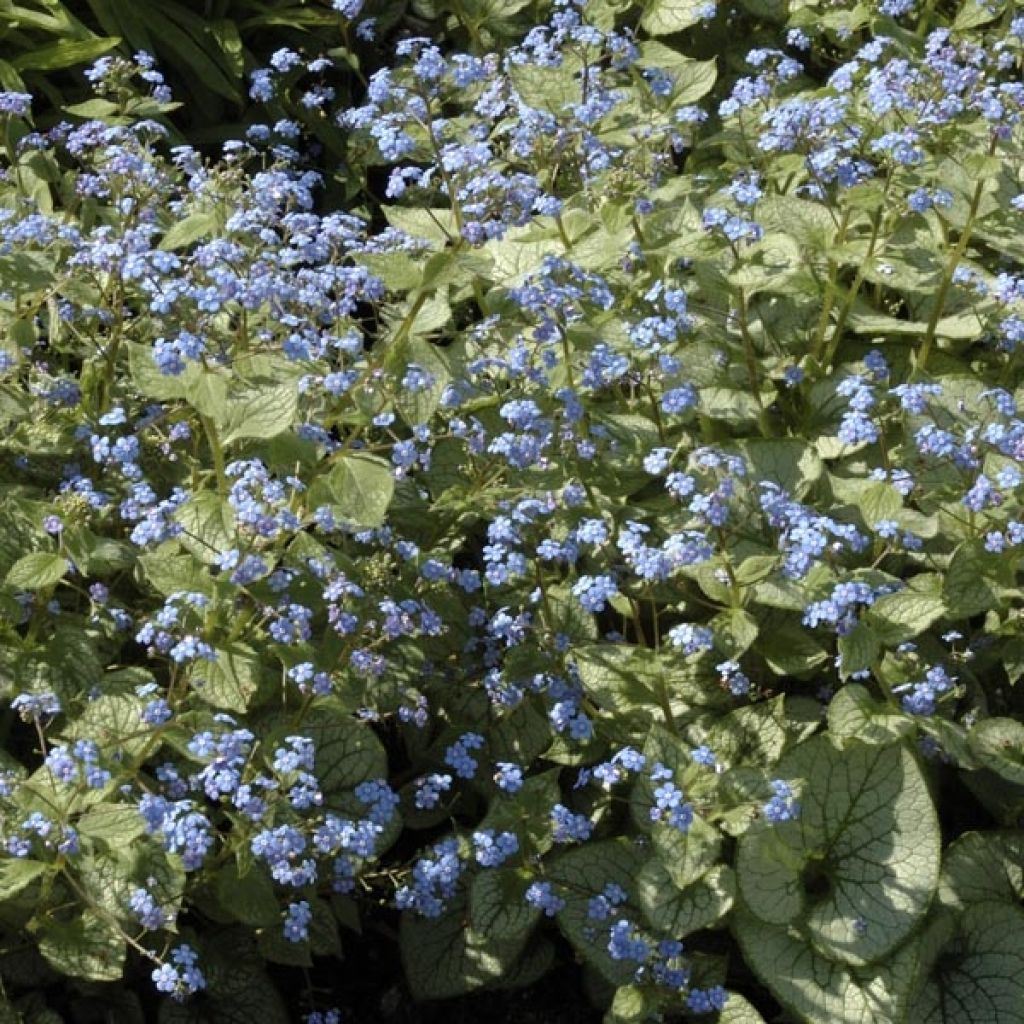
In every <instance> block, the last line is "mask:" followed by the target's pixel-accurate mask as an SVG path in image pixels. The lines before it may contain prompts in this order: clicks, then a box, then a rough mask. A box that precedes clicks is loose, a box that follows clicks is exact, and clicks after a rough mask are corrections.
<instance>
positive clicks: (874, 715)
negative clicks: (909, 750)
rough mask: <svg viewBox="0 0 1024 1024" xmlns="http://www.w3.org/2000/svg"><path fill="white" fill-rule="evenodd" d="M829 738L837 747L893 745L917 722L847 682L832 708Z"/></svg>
mask: <svg viewBox="0 0 1024 1024" xmlns="http://www.w3.org/2000/svg"><path fill="white" fill-rule="evenodd" d="M828 728H829V735H830V736H831V737H832V738H833V739H834V740H835V742H836V744H837V746H844V745H845V744H846V743H848V742H851V741H860V742H862V743H878V744H883V745H885V744H889V743H892V742H893V741H894V740H897V739H899V738H900V737H901V736H906V734H907V733H909V732H911V731H912V730H913V728H914V722H913V720H912V719H911V718H910V716H909V715H906V714H904V713H903V712H902V711H896V710H893V709H892V708H891V707H889V706H887V705H885V704H882V703H881V702H879V701H876V700H875V699H874V698H873V697H872V696H871V694H870V693H869V692H868V690H867V689H866V688H865V687H863V686H860V685H859V684H858V683H847V684H846V686H844V687H843V688H842V689H841V690H840V691H839V692H838V693H837V694H836V695H835V696H834V697H833V698H832V701H831V703H830V704H829V706H828Z"/></svg>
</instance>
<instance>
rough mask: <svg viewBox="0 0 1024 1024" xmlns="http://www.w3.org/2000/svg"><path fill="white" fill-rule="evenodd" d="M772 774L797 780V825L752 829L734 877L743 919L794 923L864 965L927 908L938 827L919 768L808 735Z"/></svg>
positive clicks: (899, 750)
mask: <svg viewBox="0 0 1024 1024" xmlns="http://www.w3.org/2000/svg"><path fill="white" fill-rule="evenodd" d="M775 771H776V774H777V775H778V776H779V777H780V778H783V779H791V780H803V786H802V789H801V793H800V804H801V813H800V817H799V820H797V821H792V822H784V823H781V824H777V825H772V824H770V823H767V822H762V823H760V824H758V825H755V826H754V827H753V828H751V829H750V831H749V832H748V833H747V834H746V835H745V836H743V838H742V839H741V840H740V844H739V850H738V855H737V877H738V881H739V887H740V891H741V893H742V895H743V899H744V901H745V903H746V905H747V907H748V908H749V909H750V911H751V913H753V914H755V915H756V916H758V917H760V918H761V919H762V920H763V921H765V922H767V923H770V924H778V925H783V924H793V925H795V926H798V927H799V928H800V929H801V932H802V934H803V935H804V936H805V940H804V941H807V942H812V943H813V944H814V945H815V946H816V947H817V948H818V949H819V950H821V951H822V952H823V953H825V954H826V955H828V956H830V957H832V958H834V959H836V960H843V961H846V962H847V963H851V964H854V965H862V964H866V963H870V962H872V961H874V960H877V959H878V958H880V957H882V956H884V955H885V954H886V953H888V952H889V951H890V950H892V949H893V948H894V947H895V946H896V945H898V944H899V943H900V942H901V941H902V940H903V939H904V938H905V937H906V936H907V935H908V934H909V933H910V932H911V931H912V930H913V928H914V926H915V925H916V924H917V922H918V919H919V918H920V917H921V915H922V914H923V913H924V911H925V910H926V909H927V907H928V904H929V902H930V900H931V898H932V894H933V893H934V891H935V887H936V884H937V882H938V873H939V826H938V821H937V819H936V816H935V809H934V807H933V806H932V802H931V797H930V796H929V793H928V787H927V785H926V783H925V780H924V778H923V776H922V775H921V771H920V769H919V767H918V765H917V761H916V760H915V759H914V757H913V755H912V754H910V752H909V751H908V750H906V749H905V748H904V747H903V746H902V745H890V746H885V747H877V746H869V745H867V744H863V743H853V742H851V743H850V744H849V745H848V746H846V747H845V748H844V749H842V750H839V749H837V748H836V747H835V746H834V745H833V743H832V742H831V741H830V740H829V738H828V737H827V736H824V735H822V736H815V737H813V738H812V739H810V740H807V741H806V742H804V743H801V744H800V745H799V746H798V747H796V748H794V749H793V750H792V751H790V752H789V753H788V754H787V755H786V756H785V757H783V759H782V760H781V761H780V762H779V764H778V766H777V767H776V769H775Z"/></svg>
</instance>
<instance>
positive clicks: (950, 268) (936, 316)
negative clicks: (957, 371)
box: [915, 135, 996, 373]
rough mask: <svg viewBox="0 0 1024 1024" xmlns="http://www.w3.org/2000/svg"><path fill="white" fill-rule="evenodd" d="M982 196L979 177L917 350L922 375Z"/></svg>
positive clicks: (992, 148) (991, 151) (990, 152)
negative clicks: (965, 218)
mask: <svg viewBox="0 0 1024 1024" xmlns="http://www.w3.org/2000/svg"><path fill="white" fill-rule="evenodd" d="M995 148H996V137H995V136H994V135H993V137H992V142H991V144H990V145H989V148H988V155H989V156H992V155H993V154H994V153H995ZM984 194H985V178H984V176H982V175H979V180H978V184H977V185H976V186H975V188H974V195H973V196H971V205H970V208H969V209H968V211H967V221H966V222H965V223H964V227H963V230H962V231H961V232H960V238H959V239H958V240H957V243H956V245H955V246H954V247H953V251H952V252H951V253H950V255H949V259H948V260H947V261H946V267H945V269H944V270H943V272H942V280H941V281H940V282H939V290H938V292H937V293H936V296H935V305H934V306H933V307H932V313H931V316H930V317H929V318H928V326H927V327H926V328H925V332H924V338H923V340H922V341H921V347H920V348H919V349H918V350H917V359H916V360H915V369H916V370H917V372H918V373H923V372H924V370H925V367H926V366H927V365H928V357H929V356H930V355H931V351H932V347H933V345H934V343H935V332H936V330H937V329H938V326H939V320H940V319H941V317H942V308H943V306H944V305H945V303H946V295H947V294H948V293H949V288H950V285H951V284H952V283H953V274H954V273H955V272H956V268H957V267H958V266H959V265H960V260H961V259H963V255H964V253H965V252H966V251H967V246H968V245H969V244H970V241H971V232H972V231H973V230H974V221H975V219H976V218H977V216H978V207H979V206H980V205H981V197H982V196H983V195H984Z"/></svg>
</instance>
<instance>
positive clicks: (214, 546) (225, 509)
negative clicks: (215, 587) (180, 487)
mask: <svg viewBox="0 0 1024 1024" xmlns="http://www.w3.org/2000/svg"><path fill="white" fill-rule="evenodd" d="M174 518H175V519H176V520H177V521H178V522H179V523H180V524H181V526H182V528H183V532H182V533H181V534H180V535H179V536H178V541H179V543H180V544H181V545H182V546H183V547H184V548H185V549H186V550H188V551H190V552H191V553H192V554H193V555H195V557H196V558H198V559H199V560H200V561H201V562H205V563H206V564H207V565H212V564H214V563H215V562H216V561H217V556H218V555H220V554H223V553H224V552H225V551H230V550H231V549H232V548H234V547H236V546H237V543H236V542H237V534H236V531H235V516H234V513H233V512H232V510H231V506H230V505H229V504H228V503H227V502H226V501H225V500H224V499H222V498H221V497H220V496H219V495H217V494H214V493H213V492H212V491H199V492H198V493H195V494H193V496H192V497H191V498H190V499H189V500H188V501H187V502H185V504H184V505H182V506H181V507H180V508H178V509H177V511H176V512H175V513H174Z"/></svg>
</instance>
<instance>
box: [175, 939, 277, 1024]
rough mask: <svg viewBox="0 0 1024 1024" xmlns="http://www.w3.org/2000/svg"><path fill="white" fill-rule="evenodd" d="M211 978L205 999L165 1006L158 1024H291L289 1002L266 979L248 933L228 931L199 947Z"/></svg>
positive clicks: (203, 970)
mask: <svg viewBox="0 0 1024 1024" xmlns="http://www.w3.org/2000/svg"><path fill="white" fill-rule="evenodd" d="M199 954H200V957H199V960H200V963H199V966H200V969H201V970H202V972H203V975H204V976H205V978H206V990H205V991H204V992H203V994H202V996H201V998H199V999H193V1000H190V1001H188V1002H185V1003H177V1002H174V1001H173V1000H170V999H167V1000H164V1002H163V1003H161V1004H160V1018H159V1024H255V1022H257V1021H258V1022H259V1024H289V1022H290V1021H291V1020H292V1016H291V1014H289V1012H288V1010H287V1007H286V1006H285V1003H284V1000H282V998H281V995H280V993H279V992H278V991H277V989H276V988H275V986H274V984H273V982H272V981H271V980H270V978H268V977H267V974H266V971H265V965H264V963H263V959H262V957H261V956H260V955H259V953H258V952H257V950H256V947H255V944H254V942H253V939H252V936H251V935H250V934H248V932H247V931H246V930H245V929H240V928H239V929H235V928H231V929H227V930H224V931H222V932H221V933H220V934H219V935H218V936H217V937H216V939H215V940H213V941H207V942H206V943H204V944H203V945H202V946H201V947H200V949H199Z"/></svg>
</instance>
